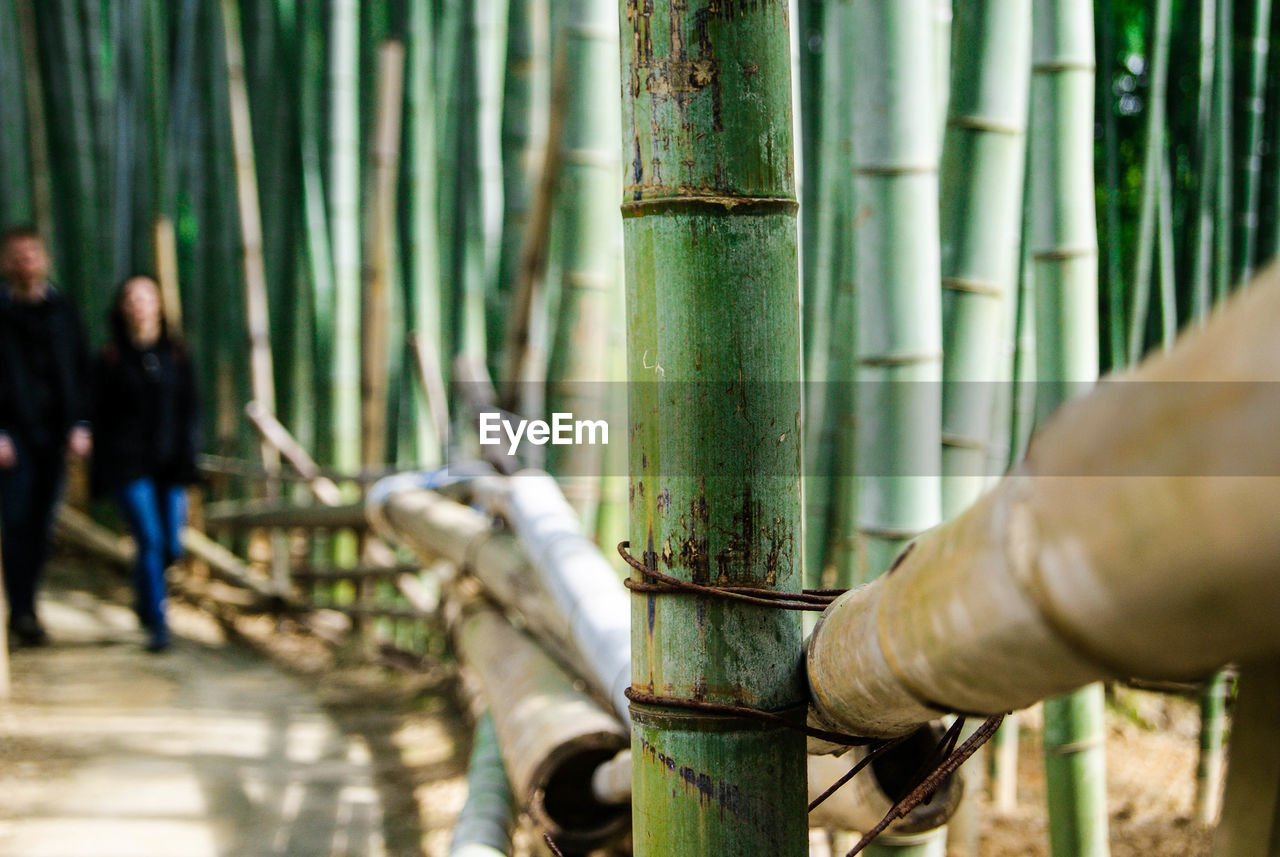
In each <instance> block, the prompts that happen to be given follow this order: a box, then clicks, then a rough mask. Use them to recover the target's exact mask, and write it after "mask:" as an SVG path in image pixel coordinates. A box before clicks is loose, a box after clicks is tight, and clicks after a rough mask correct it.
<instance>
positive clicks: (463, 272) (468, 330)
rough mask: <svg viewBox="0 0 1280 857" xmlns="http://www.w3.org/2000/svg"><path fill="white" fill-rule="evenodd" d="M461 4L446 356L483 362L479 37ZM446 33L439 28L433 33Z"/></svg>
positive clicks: (473, 16)
mask: <svg viewBox="0 0 1280 857" xmlns="http://www.w3.org/2000/svg"><path fill="white" fill-rule="evenodd" d="M453 5H460V8H456V9H454V10H453V11H452V13H451V14H452V15H454V16H456V23H455V24H454V27H453V28H452V29H454V30H455V31H456V32H457V33H458V46H457V52H456V54H455V58H456V68H455V69H454V71H453V74H454V81H455V82H454V84H453V86H454V89H455V90H456V96H455V102H456V107H455V109H456V118H455V119H454V120H453V122H454V124H453V127H454V129H455V131H454V133H453V136H452V137H449V138H446V145H450V144H451V145H450V152H451V155H452V170H453V172H452V178H453V181H452V183H451V188H450V191H451V201H452V207H453V210H452V212H451V213H450V212H447V211H442V212H441V213H442V215H444V216H445V217H448V218H450V219H451V220H452V222H453V227H452V229H451V230H450V232H449V233H448V243H449V250H450V253H449V258H448V263H447V264H448V274H447V279H446V280H445V282H447V283H450V284H451V285H452V299H451V305H450V315H449V325H448V327H449V328H450V329H451V330H452V336H453V349H452V351H451V356H453V357H456V356H462V355H465V356H467V357H469V358H471V359H472V360H476V361H482V360H483V359H484V358H485V355H486V348H485V342H484V292H485V280H484V274H485V258H484V251H485V241H484V239H485V236H484V231H483V230H484V222H483V218H484V214H483V203H484V200H483V195H482V190H481V182H482V179H481V163H480V157H481V152H480V147H481V139H480V124H481V109H482V99H481V93H480V86H481V79H480V67H479V66H480V55H481V54H480V48H481V45H480V41H481V35H482V28H481V27H480V26H479V21H478V19H477V15H478V14H479V11H480V10H478V9H477V8H476V7H475V5H474V4H471V3H462V4H455V3H454V2H453V0H450V2H447V3H446V6H453ZM441 37H446V38H447V36H444V34H443V33H441V34H438V36H437V38H438V39H439V38H441Z"/></svg>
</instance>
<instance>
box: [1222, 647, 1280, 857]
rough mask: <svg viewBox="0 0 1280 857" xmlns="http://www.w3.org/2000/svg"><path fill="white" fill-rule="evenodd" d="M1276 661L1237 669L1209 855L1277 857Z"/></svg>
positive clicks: (1279, 752)
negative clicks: (1227, 759)
mask: <svg viewBox="0 0 1280 857" xmlns="http://www.w3.org/2000/svg"><path fill="white" fill-rule="evenodd" d="M1277 705H1280V663H1277V662H1276V661H1274V660H1272V661H1264V662H1254V663H1247V664H1244V665H1242V667H1241V669H1240V698H1239V702H1238V703H1237V705H1236V710H1235V714H1234V717H1233V721H1234V722H1233V725H1232V729H1231V765H1230V767H1229V768H1228V770H1227V788H1226V794H1225V796H1224V797H1223V805H1222V820H1221V821H1220V822H1219V823H1218V828H1217V830H1216V832H1215V834H1214V840H1213V849H1212V851H1211V853H1212V855H1213V857H1275V854H1276V853H1277V847H1278V846H1277V842H1280V746H1278V745H1277V744H1276V740H1275V722H1276V720H1275V712H1276V706H1277Z"/></svg>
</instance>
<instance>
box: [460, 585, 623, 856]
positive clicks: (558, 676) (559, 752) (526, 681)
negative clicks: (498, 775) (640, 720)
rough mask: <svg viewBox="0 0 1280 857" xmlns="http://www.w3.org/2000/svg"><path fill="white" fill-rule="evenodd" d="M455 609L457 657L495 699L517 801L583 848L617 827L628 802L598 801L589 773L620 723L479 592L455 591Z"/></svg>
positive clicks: (561, 838) (564, 840) (614, 744)
mask: <svg viewBox="0 0 1280 857" xmlns="http://www.w3.org/2000/svg"><path fill="white" fill-rule="evenodd" d="M454 610H456V611H457V613H458V615H457V618H456V619H454V620H453V621H451V624H452V625H453V628H454V640H455V642H456V644H457V651H458V657H459V660H460V661H461V662H462V663H463V664H464V665H465V666H466V667H467V669H468V670H469V671H470V672H471V673H473V674H474V675H475V677H476V679H477V680H478V682H479V683H480V685H481V686H482V688H483V692H484V697H485V698H486V699H488V700H489V701H490V704H491V708H490V712H491V713H492V715H493V721H494V729H495V731H496V732H497V736H498V746H499V748H500V749H501V753H502V761H503V764H504V765H505V766H506V769H507V774H508V776H509V777H510V780H511V785H512V788H513V790H514V791H515V794H516V797H517V798H518V800H519V801H520V803H521V804H522V805H523V806H525V807H526V808H527V809H528V811H529V813H530V815H532V816H533V819H534V820H535V821H536V822H537V823H538V825H539V827H541V828H542V829H543V830H546V831H547V832H548V833H550V834H551V836H552V837H553V838H554V839H555V841H556V842H557V843H559V844H560V846H561V848H562V849H564V850H565V851H573V852H575V853H586V852H587V851H589V850H591V849H592V848H595V847H599V846H600V845H602V844H604V843H605V842H607V841H609V840H611V839H613V838H614V837H616V836H618V835H620V834H621V833H622V832H623V831H625V829H626V827H627V825H628V823H629V821H630V817H629V816H630V814H629V812H628V808H627V807H626V806H625V805H623V806H605V805H603V804H598V803H597V802H596V801H595V799H594V797H593V796H592V793H591V773H592V771H594V770H595V768H596V767H598V766H599V765H600V764H602V763H603V762H606V761H608V760H609V759H611V758H613V757H614V756H615V755H616V754H617V753H618V751H619V750H621V749H622V748H623V747H625V746H626V745H627V733H626V731H625V730H624V729H623V728H622V726H621V724H619V723H618V722H617V720H616V719H615V718H614V717H613V715H612V714H610V713H609V712H608V711H607V710H605V709H604V708H603V707H602V706H601V705H600V704H599V703H597V702H596V701H595V700H594V699H592V698H591V697H590V696H588V695H587V694H586V693H585V692H584V691H582V690H579V689H578V688H577V687H576V686H575V682H574V679H573V678H572V677H570V676H569V675H568V674H566V673H565V672H564V670H563V669H561V668H560V667H559V666H558V665H557V664H556V663H555V662H554V661H552V660H551V659H550V658H549V657H548V656H547V655H546V654H544V653H543V651H542V649H541V648H540V647H539V646H538V645H537V644H536V643H535V642H534V641H533V640H532V639H531V638H530V637H528V636H526V635H524V634H522V633H521V632H519V631H517V630H516V629H515V628H513V627H512V626H511V624H510V623H509V622H508V621H507V620H506V619H505V618H503V617H502V615H501V614H500V613H498V611H496V610H495V609H493V608H492V607H490V606H488V605H486V604H485V603H484V602H483V601H482V600H481V599H479V598H466V597H465V596H463V597H461V598H458V597H455V598H454V599H452V600H451V608H450V612H453V611H454Z"/></svg>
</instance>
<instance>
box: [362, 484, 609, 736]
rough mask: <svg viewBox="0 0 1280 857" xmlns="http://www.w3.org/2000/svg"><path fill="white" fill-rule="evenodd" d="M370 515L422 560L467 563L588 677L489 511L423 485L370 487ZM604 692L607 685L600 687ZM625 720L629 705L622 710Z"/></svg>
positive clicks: (527, 567)
mask: <svg viewBox="0 0 1280 857" xmlns="http://www.w3.org/2000/svg"><path fill="white" fill-rule="evenodd" d="M369 502H370V510H369V514H370V520H371V522H374V523H375V527H377V528H378V529H379V530H380V531H381V534H382V535H383V536H384V537H386V538H389V539H393V540H395V541H398V542H400V543H401V544H404V545H407V546H408V547H409V548H410V549H412V550H413V551H414V552H415V553H417V554H418V556H419V558H421V559H423V560H436V559H438V560H444V561H447V562H449V563H451V564H453V565H456V566H459V567H464V568H466V569H467V570H468V571H469V572H470V573H471V574H472V575H474V576H475V577H476V579H477V580H479V581H480V583H481V585H482V586H484V588H485V590H486V591H487V592H488V593H489V595H490V597H491V598H493V600H494V601H496V602H497V603H498V604H501V605H502V606H503V607H504V608H505V609H506V610H508V611H509V612H511V613H514V614H517V615H519V616H520V618H521V619H522V620H523V623H524V625H525V627H526V628H528V630H529V632H530V633H531V634H533V635H535V636H537V637H538V638H539V641H540V643H541V644H542V646H543V647H544V648H546V649H547V650H548V651H549V652H551V653H552V654H553V655H554V656H555V657H556V658H557V659H558V660H559V661H560V662H561V663H564V664H566V665H568V666H569V667H571V668H572V669H573V670H574V671H575V672H576V673H578V674H579V675H582V676H583V677H585V678H590V672H589V669H588V666H587V663H586V661H585V659H584V658H583V657H582V655H581V654H580V653H579V651H578V649H577V647H576V646H574V644H573V642H572V640H571V639H570V636H569V634H568V633H567V628H566V622H565V619H564V617H563V615H562V614H561V613H560V611H559V609H558V608H557V606H556V604H555V602H554V600H553V599H552V597H551V595H550V594H549V593H548V592H547V590H546V587H545V586H544V585H543V583H542V581H541V579H540V578H539V577H538V574H537V572H536V571H535V570H534V568H533V566H532V565H531V563H530V562H529V559H528V557H527V556H526V555H525V553H524V551H522V550H521V549H520V545H519V544H518V543H517V542H516V540H515V538H514V537H513V536H512V535H511V534H510V533H508V532H504V531H501V530H495V529H494V528H493V525H492V522H491V521H490V519H489V517H488V516H486V515H484V514H482V513H481V512H477V511H476V510H475V509H472V508H471V507H469V506H464V505H462V504H461V503H456V502H454V501H453V500H449V499H447V498H445V497H443V496H441V495H440V494H437V493H436V492H434V491H427V490H422V489H409V488H406V489H404V490H393V491H391V492H389V493H383V492H380V491H378V490H377V488H376V487H375V489H374V490H373V491H372V492H370V497H369ZM596 692H597V693H598V694H599V695H600V696H601V697H602V698H608V695H609V688H608V687H607V686H605V687H597V688H596ZM621 716H622V717H623V719H624V721H625V719H626V717H627V715H626V709H625V708H624V709H623V710H622V715H621Z"/></svg>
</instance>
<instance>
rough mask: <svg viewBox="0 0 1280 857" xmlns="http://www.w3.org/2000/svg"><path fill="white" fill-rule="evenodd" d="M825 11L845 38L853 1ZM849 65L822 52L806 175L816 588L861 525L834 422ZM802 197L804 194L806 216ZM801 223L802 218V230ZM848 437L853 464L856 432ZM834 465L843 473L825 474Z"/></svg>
mask: <svg viewBox="0 0 1280 857" xmlns="http://www.w3.org/2000/svg"><path fill="white" fill-rule="evenodd" d="M823 11H824V13H825V14H824V15H823V20H822V22H821V30H820V33H821V38H822V40H823V43H824V44H826V43H827V41H828V40H830V42H831V44H832V45H836V46H838V45H842V44H846V41H845V39H847V38H848V32H849V20H850V16H849V4H848V3H846V2H828V3H826V4H825V8H824V10H823ZM848 65H849V57H848V54H847V52H845V51H843V50H840V49H838V47H837V48H831V49H829V50H824V51H823V52H822V70H821V75H822V79H823V88H822V93H823V97H822V101H821V111H822V115H821V117H820V118H819V120H818V121H819V123H820V126H821V129H822V138H821V145H820V146H819V150H818V158H819V159H820V163H818V164H817V165H816V167H817V170H816V175H815V176H812V177H808V178H806V179H805V181H806V182H809V183H811V184H817V185H818V187H817V188H815V189H814V192H813V204H814V205H816V206H817V208H818V212H817V215H816V218H815V219H816V223H815V226H814V228H815V229H816V232H817V236H816V238H815V239H814V244H815V251H814V252H816V254H817V255H816V258H814V259H813V262H812V265H811V269H812V278H811V280H810V282H809V283H807V284H806V287H805V289H806V290H805V293H804V299H805V315H804V326H805V341H804V347H805V352H804V355H805V370H804V371H805V391H806V399H805V468H806V469H805V487H804V493H805V501H804V502H805V542H806V546H805V586H806V587H809V588H812V589H816V588H821V583H820V581H821V579H822V576H823V573H824V571H825V569H826V567H827V566H828V564H829V563H830V562H831V560H832V558H835V560H836V564H837V567H838V568H841V569H848V570H851V569H852V568H853V567H854V565H855V563H854V556H853V553H852V551H840V552H839V553H837V552H836V550H835V547H834V543H835V541H836V539H837V538H839V537H838V536H837V533H838V532H842V530H843V528H842V527H841V525H842V524H844V523H846V522H847V523H848V525H849V535H850V540H849V541H850V544H854V543H856V533H855V526H856V525H855V522H854V520H853V517H852V515H842V514H839V513H838V510H839V509H840V508H841V505H840V499H841V498H851V497H852V496H853V494H852V491H853V489H852V488H851V487H849V486H848V485H847V484H842V481H843V480H844V479H845V478H846V477H845V475H844V474H848V473H852V472H853V468H852V466H849V467H847V468H842V467H841V466H840V464H843V463H845V462H844V460H843V459H842V458H841V457H840V455H839V453H838V447H839V445H840V444H843V443H844V442H845V441H844V440H840V439H838V437H842V435H839V433H838V432H837V426H838V425H839V424H840V421H841V420H842V419H843V418H844V417H845V416H846V415H847V414H848V411H849V407H848V389H847V385H845V384H842V383H839V382H838V381H836V379H837V378H842V377H851V375H852V372H853V371H854V369H853V352H852V349H851V348H850V338H851V337H849V336H840V337H833V336H832V330H840V331H851V330H852V327H853V325H852V322H851V321H850V319H851V312H852V310H851V309H850V308H849V306H848V305H849V304H850V303H851V302H852V300H853V292H852V288H851V286H850V284H851V282H852V275H851V274H850V273H849V270H848V267H849V260H848V258H847V256H846V253H847V248H848V245H849V244H851V243H852V239H851V236H850V234H849V233H850V230H849V229H848V228H847V225H846V224H847V220H846V216H847V212H848V208H849V195H850V193H851V190H852V189H851V187H850V181H851V178H850V176H849V170H848V161H849V156H850V152H851V151H852V148H851V147H852V142H851V140H850V138H849V135H850V133H851V132H852V127H853V126H852V123H851V119H850V117H851V115H852V105H851V103H850V89H851V87H850V84H849V70H848ZM806 176H808V173H806ZM805 204H806V203H804V201H803V200H802V204H801V216H802V218H803V217H804V206H805ZM804 228H805V225H804V223H802V224H801V234H802V235H803V230H804ZM807 252H809V251H808V250H806V253H807ZM806 258H808V257H807V256H806ZM806 264H809V263H806ZM846 287H848V288H846ZM833 382H834V383H833ZM847 440H848V442H849V445H848V446H847V449H848V452H849V455H850V465H851V460H852V458H851V457H852V445H851V444H852V436H851V435H850V436H849V437H848V438H847ZM837 462H839V463H837ZM833 472H835V473H836V474H839V475H837V476H835V477H832V476H829V475H828V474H831V473H833ZM838 576H839V575H838Z"/></svg>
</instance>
